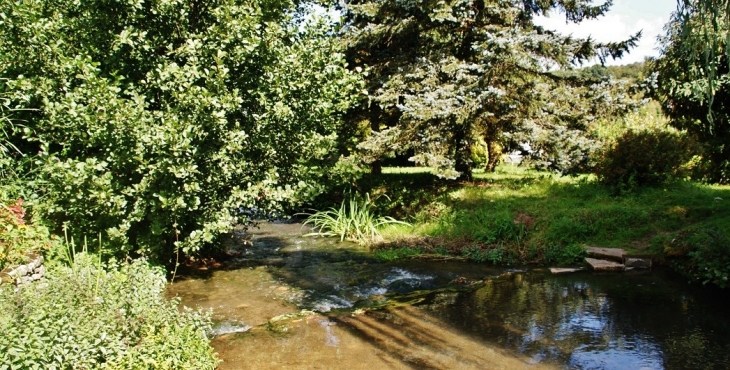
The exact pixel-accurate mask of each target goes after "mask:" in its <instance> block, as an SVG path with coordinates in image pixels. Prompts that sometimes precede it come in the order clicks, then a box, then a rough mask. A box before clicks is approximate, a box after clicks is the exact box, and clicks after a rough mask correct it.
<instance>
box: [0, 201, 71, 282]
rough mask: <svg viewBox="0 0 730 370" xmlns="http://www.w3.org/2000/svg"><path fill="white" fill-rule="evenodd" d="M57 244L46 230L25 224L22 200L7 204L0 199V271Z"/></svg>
mask: <svg viewBox="0 0 730 370" xmlns="http://www.w3.org/2000/svg"><path fill="white" fill-rule="evenodd" d="M57 244H58V240H57V239H55V238H53V237H51V235H50V234H49V232H48V229H47V228H45V227H43V226H40V225H36V224H33V223H27V222H26V220H25V209H24V208H23V200H22V199H18V200H15V201H12V202H7V201H5V200H3V199H2V197H0V271H2V270H3V269H4V268H5V267H7V266H10V265H15V264H21V263H25V262H27V260H28V258H29V256H31V255H33V254H40V253H42V252H44V251H46V250H49V249H51V247H52V246H54V245H57Z"/></svg>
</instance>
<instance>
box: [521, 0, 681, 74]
mask: <svg viewBox="0 0 730 370" xmlns="http://www.w3.org/2000/svg"><path fill="white" fill-rule="evenodd" d="M676 8H677V0H614V2H613V6H612V7H611V10H610V11H608V13H606V15H604V16H603V17H600V18H598V19H596V20H589V21H584V22H582V23H580V24H574V23H569V24H566V22H565V15H564V14H561V13H557V12H556V13H553V14H551V15H550V17H539V18H538V19H537V20H536V22H535V23H537V24H539V25H541V26H543V27H546V28H548V29H552V30H555V31H558V32H560V33H563V34H566V35H567V34H572V35H573V36H574V37H579V38H585V37H588V36H592V37H593V39H594V40H596V41H599V42H606V41H621V40H625V39H627V38H628V37H629V35H632V34H634V33H636V32H637V31H639V30H643V36H642V38H641V40H640V41H639V45H638V46H637V47H636V48H634V49H633V50H632V51H631V52H630V53H629V54H628V55H625V56H624V57H623V58H622V59H619V60H611V59H609V60H608V61H607V62H606V64H607V65H621V64H630V63H634V62H640V61H643V60H644V58H645V57H649V56H658V55H659V52H658V51H657V50H656V48H657V46H658V44H657V42H656V38H657V36H659V35H660V34H663V28H664V25H665V24H666V23H667V22H668V21H669V16H670V15H671V13H672V12H673V11H674V10H675V9H676ZM596 62H597V61H596ZM596 62H591V63H586V64H585V66H588V65H591V64H595V63H596Z"/></svg>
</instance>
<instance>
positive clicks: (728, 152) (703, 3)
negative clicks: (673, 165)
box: [652, 0, 730, 182]
mask: <svg viewBox="0 0 730 370" xmlns="http://www.w3.org/2000/svg"><path fill="white" fill-rule="evenodd" d="M679 4H680V6H679V8H678V10H677V12H675V13H674V14H673V16H672V19H671V21H670V22H669V24H667V26H666V27H665V29H666V35H665V36H664V37H663V38H662V40H661V41H662V55H661V57H660V58H659V59H657V60H656V61H654V63H653V66H652V69H653V71H655V72H656V86H655V90H654V92H655V95H656V97H657V99H658V100H659V101H660V102H661V103H662V108H663V109H664V111H665V112H666V113H667V115H668V116H669V117H670V119H671V124H672V126H674V127H677V128H679V129H681V130H686V131H687V132H689V133H691V134H692V135H694V136H696V137H697V139H698V140H699V141H700V142H701V143H703V144H704V145H705V148H704V149H705V152H706V156H705V158H704V160H705V161H706V162H708V166H706V168H705V170H706V171H705V173H704V176H703V177H704V179H705V180H708V181H714V182H727V181H730V147H728V144H727V143H728V142H730V105H729V104H728V101H730V74H729V72H730V69H729V65H728V61H730V48H729V47H728V46H729V45H730V21H728V19H730V2H728V1H727V0H696V1H694V0H693V1H690V0H686V1H681V2H680V3H679Z"/></svg>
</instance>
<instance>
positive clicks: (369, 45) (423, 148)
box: [343, 0, 640, 177]
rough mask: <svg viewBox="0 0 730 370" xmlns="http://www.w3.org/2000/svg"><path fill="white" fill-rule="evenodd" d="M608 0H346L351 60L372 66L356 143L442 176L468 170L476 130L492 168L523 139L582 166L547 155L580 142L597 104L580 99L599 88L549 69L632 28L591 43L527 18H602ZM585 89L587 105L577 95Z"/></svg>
mask: <svg viewBox="0 0 730 370" xmlns="http://www.w3.org/2000/svg"><path fill="white" fill-rule="evenodd" d="M610 5H611V3H610V1H609V2H607V3H605V4H602V5H598V6H596V5H592V2H591V1H529V0H526V1H512V0H453V1H436V0H424V1H399V0H350V1H346V2H344V6H343V10H344V12H345V19H346V21H345V27H346V37H347V41H348V54H347V57H348V61H350V64H351V66H357V67H363V68H368V77H367V88H368V91H369V93H370V99H369V102H368V103H367V104H364V105H361V106H360V109H359V110H357V111H356V112H355V113H354V115H355V116H357V117H358V119H360V120H362V121H365V122H368V123H369V124H370V127H371V129H372V134H371V135H370V136H369V137H368V138H367V139H366V140H365V141H364V142H363V143H362V144H361V145H360V149H361V153H362V155H363V157H364V158H365V160H366V161H369V162H375V161H377V160H378V159H380V158H382V157H384V156H388V155H393V154H394V152H399V153H407V152H410V153H412V154H413V156H412V158H411V159H412V160H413V161H415V162H417V163H420V164H423V165H428V166H434V167H437V168H438V169H439V171H440V172H439V173H440V174H441V175H443V176H446V177H456V176H459V175H464V176H466V177H468V176H469V174H470V172H471V168H472V164H471V163H470V159H469V158H470V151H471V149H470V148H471V146H472V144H473V143H474V142H476V141H479V140H483V141H484V142H485V143H486V145H487V147H488V151H489V157H490V163H489V164H488V169H489V168H494V165H495V164H496V161H497V159H498V157H499V154H500V153H501V151H502V150H504V148H512V149H518V148H522V147H521V146H520V144H525V143H533V144H535V145H537V146H539V147H535V148H531V149H530V150H528V151H527V153H528V154H530V155H531V156H534V157H537V158H538V159H539V160H540V161H542V162H543V163H545V164H546V165H547V167H549V168H551V169H556V170H560V171H570V170H571V168H575V167H576V166H579V165H580V162H584V161H585V156H584V155H578V157H580V158H576V159H577V162H576V160H569V161H561V160H556V158H554V157H556V156H561V155H562V154H560V153H562V149H566V148H567V147H566V146H565V145H568V146H571V145H572V146H574V147H576V148H578V147H584V145H583V144H582V143H581V141H582V140H583V139H581V137H582V132H583V131H584V130H582V129H583V126H584V122H585V121H584V120H585V118H586V117H587V115H586V109H588V110H591V109H593V110H595V109H597V108H596V106H595V105H594V107H593V108H587V105H586V104H587V103H590V102H599V103H600V101H601V98H600V97H601V96H603V95H605V94H606V91H607V90H600V91H599V90H597V89H596V88H595V86H594V87H589V86H586V84H584V83H579V82H576V81H573V82H572V83H571V82H570V81H568V79H565V78H563V77H561V76H558V75H556V74H553V73H551V69H552V68H554V67H564V68H567V67H570V66H572V65H575V64H576V63H580V62H583V61H586V60H589V59H591V58H594V57H598V58H599V59H600V60H601V61H605V60H606V58H617V57H620V56H621V55H623V53H625V52H627V51H628V50H629V49H630V48H631V47H632V46H634V45H635V43H636V41H637V40H638V38H639V37H640V34H637V35H634V36H632V37H631V38H629V39H628V40H623V41H619V42H616V43H597V42H595V41H594V40H592V39H575V38H572V37H570V36H563V35H560V34H558V33H556V32H553V31H551V30H548V29H544V28H542V27H540V26H537V25H536V24H535V23H534V22H533V18H534V17H535V16H536V15H541V14H547V13H549V12H553V11H559V12H562V13H563V14H564V15H565V17H566V21H570V22H580V21H582V20H585V19H591V18H596V17H599V16H601V15H602V14H604V13H605V12H606V11H607V10H608V9H609V7H610ZM620 93H621V94H624V93H625V91H624V90H622V91H621V92H620ZM583 98H584V99H583ZM581 99H583V103H579V104H575V103H574V102H573V101H580V100H581ZM568 100H570V101H571V102H570V103H567V101H568ZM555 101H560V102H561V103H559V104H556V103H555ZM599 105H600V104H599ZM574 106H579V107H578V108H577V109H573V107H574ZM609 106H610V104H609ZM548 132H549V134H547V133H548ZM546 134H547V135H558V136H559V137H558V136H554V138H555V139H556V140H550V143H551V144H550V145H541V144H539V143H538V142H539V141H540V140H539V138H538V137H539V136H541V135H542V136H545V135H546ZM528 137H529V138H531V139H528ZM561 139H565V140H567V141H568V143H567V144H566V141H565V140H561ZM543 144H547V141H543ZM553 144H559V145H563V148H556V147H555V146H554V145H553ZM563 159H565V158H563Z"/></svg>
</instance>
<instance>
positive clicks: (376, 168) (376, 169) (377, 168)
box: [370, 159, 383, 175]
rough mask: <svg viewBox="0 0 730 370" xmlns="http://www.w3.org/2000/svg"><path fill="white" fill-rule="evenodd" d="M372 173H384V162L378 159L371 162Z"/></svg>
mask: <svg viewBox="0 0 730 370" xmlns="http://www.w3.org/2000/svg"><path fill="white" fill-rule="evenodd" d="M370 174H371V175H381V174H383V164H382V162H380V160H379V159H378V160H377V161H375V162H373V163H370Z"/></svg>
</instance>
